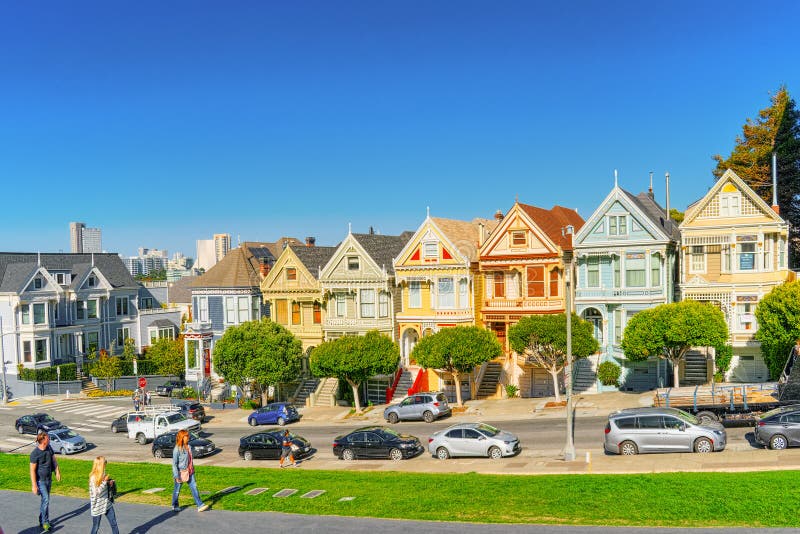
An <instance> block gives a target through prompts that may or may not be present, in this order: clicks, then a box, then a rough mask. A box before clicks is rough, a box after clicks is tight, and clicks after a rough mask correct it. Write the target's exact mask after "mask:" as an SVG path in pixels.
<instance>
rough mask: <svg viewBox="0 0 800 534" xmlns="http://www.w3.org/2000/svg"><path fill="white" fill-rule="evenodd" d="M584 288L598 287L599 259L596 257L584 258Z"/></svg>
mask: <svg viewBox="0 0 800 534" xmlns="http://www.w3.org/2000/svg"><path fill="white" fill-rule="evenodd" d="M586 286H587V287H600V258H599V257H597V256H589V257H588V258H586Z"/></svg>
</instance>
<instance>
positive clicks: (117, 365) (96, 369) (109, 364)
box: [92, 351, 123, 391]
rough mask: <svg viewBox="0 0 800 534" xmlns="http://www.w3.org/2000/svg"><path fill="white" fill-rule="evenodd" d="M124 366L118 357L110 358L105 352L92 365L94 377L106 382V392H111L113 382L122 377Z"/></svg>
mask: <svg viewBox="0 0 800 534" xmlns="http://www.w3.org/2000/svg"><path fill="white" fill-rule="evenodd" d="M122 369H123V364H122V360H121V359H120V358H119V357H118V356H109V355H108V354H107V353H106V352H105V351H103V352H102V353H101V354H100V356H99V357H98V358H97V359H96V360H95V361H94V363H93V364H92V375H94V376H95V377H97V378H100V379H102V380H105V381H106V391H111V382H112V381H113V380H116V379H117V378H119V377H121V376H122Z"/></svg>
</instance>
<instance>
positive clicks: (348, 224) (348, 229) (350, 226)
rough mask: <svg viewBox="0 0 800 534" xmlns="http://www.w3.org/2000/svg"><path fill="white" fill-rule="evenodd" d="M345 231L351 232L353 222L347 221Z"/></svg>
mask: <svg viewBox="0 0 800 534" xmlns="http://www.w3.org/2000/svg"><path fill="white" fill-rule="evenodd" d="M347 233H348V234H352V233H353V223H347Z"/></svg>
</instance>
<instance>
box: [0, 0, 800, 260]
mask: <svg viewBox="0 0 800 534" xmlns="http://www.w3.org/2000/svg"><path fill="white" fill-rule="evenodd" d="M654 4H655V3H653V2H642V1H632V2H600V1H591V2H563V3H562V2H537V1H533V0H525V1H519V2H510V1H488V0H487V1H483V2H474V1H466V0H459V1H452V2H450V1H433V2H431V1H428V0H424V1H413V0H403V1H399V0H398V1H395V2H387V1H380V0H365V1H361V2H355V1H347V0H336V1H330V0H325V1H319V2H309V1H264V0H259V1H255V0H254V1H237V0H232V1H226V2H220V1H204V0H191V1H177V0H170V1H168V2H162V1H155V0H153V1H145V2H132V1H127V2H125V1H108V0H102V1H96V2H88V1H81V0H75V1H69V2H13V1H6V2H3V3H2V4H0V110H1V112H0V179H1V180H2V208H0V224H1V226H0V228H2V229H3V230H2V233H0V250H3V251H37V250H39V251H58V250H65V251H68V250H69V229H68V224H69V222H70V221H83V222H85V223H86V224H87V225H88V226H90V227H100V228H102V230H103V245H104V248H105V249H106V250H108V251H113V252H120V253H123V254H125V255H130V254H134V253H135V251H136V248H137V247H139V246H145V247H150V248H161V249H164V248H166V249H168V250H169V251H170V253H172V252H175V251H182V252H184V253H185V254H187V255H189V256H194V255H195V240H196V239H207V238H210V237H211V235H212V234H213V233H215V232H227V233H230V234H231V235H232V236H233V239H234V243H235V242H236V239H237V236H238V237H240V238H241V239H242V240H274V239H276V238H278V237H280V236H282V235H290V236H296V237H298V238H300V239H302V238H303V237H305V236H316V237H317V243H318V244H335V243H336V242H338V241H339V240H341V239H342V238H343V237H344V235H346V233H347V225H348V223H349V222H352V224H353V230H354V231H366V230H367V229H368V228H369V226H373V227H375V229H376V230H378V231H380V232H382V233H387V234H388V233H397V232H400V231H402V230H405V229H412V230H413V229H416V228H417V226H418V225H419V224H420V223H421V222H422V220H423V219H424V217H425V209H426V207H427V206H430V209H431V213H432V214H433V215H435V216H440V217H450V218H459V219H471V218H473V217H476V216H484V217H490V216H491V215H492V214H493V213H494V212H495V211H496V210H498V209H500V210H502V211H504V212H505V211H507V210H508V209H509V208H510V207H511V206H512V205H513V203H514V199H515V197H517V196H518V197H519V200H520V201H521V202H525V203H528V204H534V205H538V206H543V207H550V206H552V205H553V204H561V205H564V206H568V207H573V208H577V209H578V211H579V213H581V215H583V216H584V217H588V216H589V215H590V213H591V212H592V211H593V210H594V209H595V207H596V206H597V204H598V203H599V202H600V201H601V200H602V199H603V198H604V197H605V195H606V194H607V193H608V191H609V189H610V188H611V187H612V185H613V171H614V169H615V168H616V169H619V173H620V185H622V186H623V187H625V188H626V189H628V190H630V191H632V192H634V193H636V192H639V191H643V190H646V188H647V186H648V172H649V171H654V172H655V177H656V179H655V182H656V183H655V185H656V188H655V189H656V195H657V199H658V200H659V201H660V202H662V203H663V200H664V173H665V172H666V171H669V172H670V173H671V175H672V181H671V192H672V199H671V203H672V206H673V207H677V208H679V209H684V208H685V207H686V206H687V205H688V204H689V203H691V202H693V201H694V200H696V199H697V198H699V197H701V196H702V195H703V194H704V192H705V191H706V190H707V188H708V187H709V186H710V185H711V184H712V182H713V178H712V175H711V169H712V168H713V162H712V160H711V156H712V155H713V154H715V153H723V154H724V155H727V154H728V153H729V152H730V150H731V148H732V146H733V143H734V139H735V137H736V136H737V135H738V134H739V133H740V132H741V126H742V124H743V123H744V121H745V119H746V118H747V117H754V116H755V115H756V114H757V112H758V110H759V109H761V108H763V107H766V106H767V105H768V104H769V93H770V92H775V91H776V90H777V89H778V88H779V87H780V85H781V84H786V85H787V87H788V89H789V92H790V94H791V95H793V96H794V97H795V98H796V99H797V95H800V44H799V43H800V41H799V40H798V39H797V31H798V30H797V28H798V27H797V21H798V20H800V17H798V15H800V3H797V2H794V1H788V0H783V1H776V2H769V3H764V2H732V1H719V2H704V1H703V2H697V1H688V2H680V1H679V2H664V3H661V5H654Z"/></svg>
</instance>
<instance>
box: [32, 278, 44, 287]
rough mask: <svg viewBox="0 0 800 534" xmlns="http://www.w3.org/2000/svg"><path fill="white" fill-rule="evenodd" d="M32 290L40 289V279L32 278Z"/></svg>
mask: <svg viewBox="0 0 800 534" xmlns="http://www.w3.org/2000/svg"><path fill="white" fill-rule="evenodd" d="M33 289H42V279H41V278H34V279H33Z"/></svg>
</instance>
